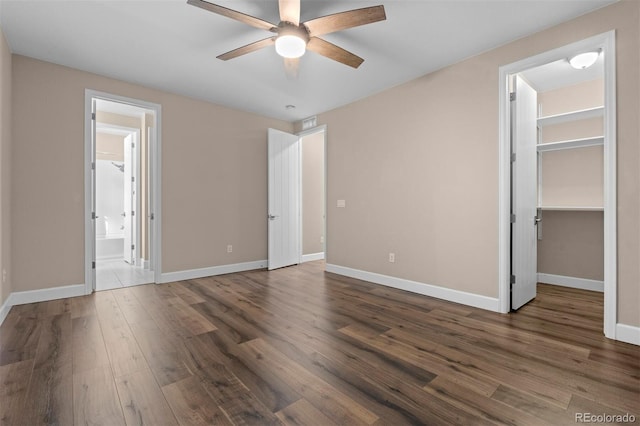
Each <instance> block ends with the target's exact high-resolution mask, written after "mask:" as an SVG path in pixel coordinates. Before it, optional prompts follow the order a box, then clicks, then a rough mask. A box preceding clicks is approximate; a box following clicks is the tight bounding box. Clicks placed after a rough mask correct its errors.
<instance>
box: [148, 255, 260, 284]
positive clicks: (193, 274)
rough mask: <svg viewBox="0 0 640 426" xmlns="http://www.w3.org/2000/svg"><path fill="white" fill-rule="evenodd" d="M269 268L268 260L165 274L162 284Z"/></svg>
mask: <svg viewBox="0 0 640 426" xmlns="http://www.w3.org/2000/svg"><path fill="white" fill-rule="evenodd" d="M266 267H267V261H266V260H257V261H254V262H244V263H234V264H232V265H220V266H211V267H209V268H200V269H188V270H186V271H176V272H164V273H162V274H161V275H160V281H159V282H160V283H171V282H174V281H182V280H192V279H195V278H202V277H210V276H213V275H222V274H231V273H234V272H243V271H251V270H253V269H261V268H266Z"/></svg>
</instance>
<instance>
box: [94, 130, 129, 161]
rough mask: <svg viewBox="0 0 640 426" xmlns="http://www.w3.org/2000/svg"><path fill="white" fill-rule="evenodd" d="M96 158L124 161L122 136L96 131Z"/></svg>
mask: <svg viewBox="0 0 640 426" xmlns="http://www.w3.org/2000/svg"><path fill="white" fill-rule="evenodd" d="M96 160H111V161H124V136H120V135H112V134H109V133H101V132H98V133H96Z"/></svg>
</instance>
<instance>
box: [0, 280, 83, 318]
mask: <svg viewBox="0 0 640 426" xmlns="http://www.w3.org/2000/svg"><path fill="white" fill-rule="evenodd" d="M85 294H86V293H85V285H84V284H76V285H65V286H62V287H52V288H43V289H40V290H29V291H14V292H13V293H11V294H10V295H9V297H7V300H5V302H4V304H3V305H2V308H0V325H2V323H3V322H4V320H5V318H6V317H7V315H8V314H9V311H10V310H11V307H13V306H16V305H25V304H27V303H36V302H47V301H49V300H56V299H66V298H67V297H76V296H84V295H85Z"/></svg>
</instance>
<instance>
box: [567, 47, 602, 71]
mask: <svg viewBox="0 0 640 426" xmlns="http://www.w3.org/2000/svg"><path fill="white" fill-rule="evenodd" d="M599 55H600V51H593V52H584V53H579V54H577V55H575V56H574V57H572V58H570V59H569V63H570V64H571V66H572V67H573V68H575V69H577V70H584V69H587V68H589V67H590V66H591V65H593V64H595V63H596V61H597V60H598V56H599Z"/></svg>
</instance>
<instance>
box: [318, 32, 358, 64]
mask: <svg viewBox="0 0 640 426" xmlns="http://www.w3.org/2000/svg"><path fill="white" fill-rule="evenodd" d="M307 49H308V50H311V51H312V52H316V53H318V54H320V55H322V56H326V57H327V58H329V59H333V60H334V61H338V62H340V63H343V64H345V65H349V66H350V67H353V68H358V67H359V66H360V64H362V63H363V62H364V59H362V58H361V57H359V56H357V55H354V54H353V53H351V52H349V51H347V50H344V49H343V48H342V47H338V46H336V45H335V44H333V43H329V42H328V41H326V40H323V39H321V38H318V37H311V39H310V40H309V43H307Z"/></svg>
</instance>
